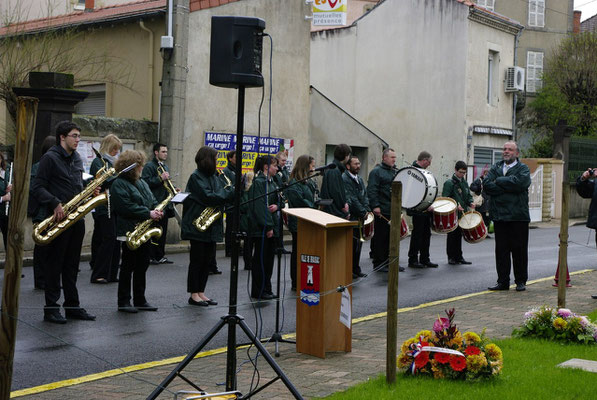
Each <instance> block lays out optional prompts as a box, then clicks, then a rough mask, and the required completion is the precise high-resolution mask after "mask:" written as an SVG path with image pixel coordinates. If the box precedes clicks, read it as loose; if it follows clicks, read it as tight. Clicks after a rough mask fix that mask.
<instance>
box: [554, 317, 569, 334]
mask: <svg viewBox="0 0 597 400" xmlns="http://www.w3.org/2000/svg"><path fill="white" fill-rule="evenodd" d="M566 325H568V322H566V321H564V319H563V318H561V317H558V318H556V319H554V320H553V327H554V328H556V329H557V330H559V331H563V330H564V329H566Z"/></svg>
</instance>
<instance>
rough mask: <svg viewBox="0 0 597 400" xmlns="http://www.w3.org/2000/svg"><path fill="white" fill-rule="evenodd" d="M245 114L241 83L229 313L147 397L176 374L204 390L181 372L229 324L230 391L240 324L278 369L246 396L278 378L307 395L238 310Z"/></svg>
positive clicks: (154, 395)
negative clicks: (270, 352)
mask: <svg viewBox="0 0 597 400" xmlns="http://www.w3.org/2000/svg"><path fill="white" fill-rule="evenodd" d="M244 113H245V86H244V85H239V86H238V112H237V129H236V130H237V133H236V143H237V146H236V160H237V163H236V171H235V172H236V177H235V182H234V184H235V187H234V209H233V212H232V237H233V238H234V241H233V244H232V257H231V259H230V270H231V274H230V301H229V306H228V314H227V315H225V316H223V317H222V318H221V320H220V322H218V323H217V324H216V325H215V326H214V327H213V328H212V329H211V330H210V331H209V332H208V333H207V334H206V335H205V336H204V337H203V339H201V341H200V342H199V343H198V344H197V345H196V346H195V347H194V348H193V349H192V350H191V352H190V353H189V354H187V356H186V357H185V358H184V360H182V361H181V362H180V363H179V364H178V365H177V366H176V367H175V368H174V369H173V370H172V372H170V374H169V375H168V377H166V379H164V380H163V381H162V383H160V385H159V386H158V387H157V388H156V389H155V390H154V391H153V392H152V393H151V394H150V395H149V397H148V398H147V399H151V400H153V399H156V398H157V397H158V396H159V395H160V393H162V391H163V390H164V389H165V388H166V387H167V386H168V385H169V384H170V383H171V382H172V380H174V378H175V377H177V376H178V377H180V378H181V379H182V380H184V381H185V382H187V383H188V384H189V385H191V386H192V387H194V388H195V389H197V390H199V391H201V390H202V389H201V388H200V387H199V386H197V385H195V384H194V383H193V382H192V381H191V380H189V379H188V378H186V377H185V376H183V375H182V374H181V371H182V370H183V369H184V368H185V367H186V366H187V365H188V364H189V363H190V362H191V361H192V360H193V358H194V357H195V356H196V355H197V354H198V353H199V352H200V351H201V350H202V349H203V347H205V345H207V343H209V342H210V341H211V339H212V338H213V337H214V336H215V335H216V334H217V333H218V332H219V331H220V330H221V329H222V328H223V327H224V326H225V325H228V340H227V344H226V391H227V392H230V391H234V390H236V349H237V344H236V326H237V325H238V326H239V327H240V328H241V329H242V331H243V332H244V333H245V335H247V337H248V338H249V340H250V341H251V343H252V344H253V345H254V346H255V347H256V348H257V350H258V351H259V353H261V355H262V356H263V358H265V360H266V361H267V363H268V364H269V365H270V367H271V368H272V369H273V370H274V371H275V372H276V377H275V378H273V379H272V380H270V381H268V382H266V383H265V384H263V385H262V386H260V387H257V388H255V389H254V390H252V391H251V392H250V393H249V394H247V395H246V396H243V399H247V398H250V397H251V396H253V395H254V394H256V393H258V392H260V391H261V390H263V389H265V388H266V387H267V386H269V385H270V384H272V383H274V382H275V381H277V380H278V379H280V380H282V382H284V385H286V387H287V388H288V390H289V391H290V393H292V395H293V396H294V398H295V399H302V398H303V397H302V396H301V394H300V393H299V392H298V390H297V389H296V388H295V387H294V385H293V384H292V382H290V380H289V379H288V377H287V376H286V375H285V374H284V372H283V371H282V370H281V369H280V366H279V365H278V364H277V363H276V361H275V360H274V358H273V357H272V356H271V355H270V354H269V353H268V351H267V350H266V349H265V347H264V346H263V344H262V343H261V341H260V340H259V339H258V338H257V337H256V336H255V334H254V333H253V331H251V328H249V326H248V325H247V323H246V322H245V320H244V318H243V317H242V316H241V315H238V313H237V290H238V250H239V239H238V235H237V233H238V229H239V225H240V198H241V190H242V189H241V187H240V186H241V174H242V159H243V157H242V153H243V152H242V148H243V146H242V144H243V130H244Z"/></svg>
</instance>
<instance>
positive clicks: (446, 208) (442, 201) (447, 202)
mask: <svg viewBox="0 0 597 400" xmlns="http://www.w3.org/2000/svg"><path fill="white" fill-rule="evenodd" d="M431 206H432V207H433V212H435V213H440V214H449V213H452V212H454V210H456V202H455V201H454V200H452V199H449V198H446V197H439V198H436V199H435V201H434V202H433V204H431Z"/></svg>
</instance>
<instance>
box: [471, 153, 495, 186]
mask: <svg viewBox="0 0 597 400" xmlns="http://www.w3.org/2000/svg"><path fill="white" fill-rule="evenodd" d="M474 151H475V152H474V155H473V163H474V169H475V170H476V171H474V173H473V174H472V175H474V178H473V179H476V178H478V177H479V175H481V172H482V171H483V169H485V168H491V166H492V165H493V164H495V163H496V162H498V161H500V160H501V159H502V149H493V148H489V147H477V146H475V149H474Z"/></svg>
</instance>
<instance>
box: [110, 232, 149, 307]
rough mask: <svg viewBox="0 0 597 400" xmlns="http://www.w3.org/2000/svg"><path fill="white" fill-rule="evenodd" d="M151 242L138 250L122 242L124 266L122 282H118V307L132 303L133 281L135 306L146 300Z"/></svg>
mask: <svg viewBox="0 0 597 400" xmlns="http://www.w3.org/2000/svg"><path fill="white" fill-rule="evenodd" d="M150 246H151V247H153V245H152V244H151V243H149V242H146V243H143V244H142V245H141V247H139V248H138V249H137V250H131V249H129V248H128V246H127V245H126V242H122V264H121V265H120V281H119V282H118V306H119V307H122V306H126V305H127V304H130V302H131V280H132V282H133V305H135V306H141V305H143V304H145V303H146V302H147V300H146V299H145V286H146V280H145V275H146V273H147V268H148V267H149V251H150Z"/></svg>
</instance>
